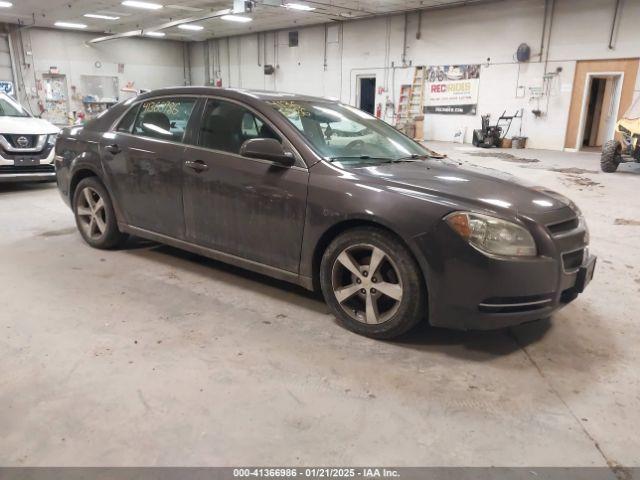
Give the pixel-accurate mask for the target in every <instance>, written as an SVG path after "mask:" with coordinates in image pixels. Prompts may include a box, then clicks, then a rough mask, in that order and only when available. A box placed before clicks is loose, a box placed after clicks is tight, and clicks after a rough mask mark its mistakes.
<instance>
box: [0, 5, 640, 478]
mask: <svg viewBox="0 0 640 480" xmlns="http://www.w3.org/2000/svg"><path fill="white" fill-rule="evenodd" d="M156 2H158V3H156ZM172 2H173V4H170V5H169V4H165V3H162V0H153V2H146V3H145V2H132V1H126V0H125V1H120V0H87V1H83V2H73V1H69V0H65V1H63V0H49V1H47V2H44V1H41V0H24V1H20V2H18V1H14V2H13V3H12V2H0V22H2V25H1V28H2V35H1V36H0V91H2V92H5V93H6V94H7V95H9V96H11V97H12V98H15V99H16V100H17V102H19V103H20V104H21V105H22V106H23V107H24V108H25V109H26V110H27V111H29V112H30V113H31V114H32V115H33V116H38V117H41V118H44V119H46V120H48V121H49V122H51V123H53V124H54V125H56V126H57V127H59V128H64V127H66V126H69V125H73V124H77V125H79V124H81V123H83V122H86V121H88V120H90V119H92V118H95V117H96V116H98V115H100V114H101V112H103V111H105V110H107V109H108V108H110V107H111V106H112V105H114V104H115V103H117V102H120V101H122V100H126V99H130V98H134V97H135V96H136V95H137V94H138V93H139V92H141V91H148V90H154V89H158V88H163V87H170V86H184V85H192V86H211V87H223V88H234V89H247V90H269V91H279V92H290V93H295V94H305V95H314V96H319V97H328V98H333V99H338V100H340V101H341V102H343V103H345V104H348V105H352V106H354V107H357V108H360V109H361V110H363V111H366V112H368V113H370V114H371V115H374V116H376V117H378V118H380V119H382V120H384V121H386V122H387V123H390V124H392V125H394V126H395V127H396V128H398V129H400V130H401V131H403V132H405V133H406V134H407V135H409V136H411V137H413V138H416V139H418V140H421V139H424V141H423V143H424V145H426V146H427V147H428V148H430V149H432V150H434V151H436V152H439V153H442V154H446V155H447V156H448V157H449V158H450V159H452V160H454V161H455V162H458V163H459V164H461V165H467V166H473V167H487V168H490V169H492V170H493V171H496V174H498V172H502V173H508V174H512V175H514V176H516V177H518V178H520V179H523V180H526V181H527V182H529V183H530V184H532V185H536V186H544V187H545V188H549V189H551V190H554V191H556V192H559V193H561V194H563V195H566V196H567V197H569V198H570V199H571V200H573V201H574V202H575V203H576V204H577V205H578V206H579V207H580V209H581V210H582V213H583V214H584V216H585V218H586V219H587V222H588V225H589V231H590V246H589V250H590V251H591V252H592V253H593V254H595V255H597V256H598V266H597V270H596V273H595V276H594V279H593V282H592V283H591V284H590V285H589V288H588V289H586V290H585V292H584V293H583V294H582V295H581V296H580V297H579V298H578V299H577V300H576V301H574V302H572V303H570V304H569V305H567V306H566V307H565V308H563V309H562V310H560V311H559V312H557V313H555V314H554V315H553V316H552V317H551V318H549V319H543V320H540V321H537V322H533V323H528V324H525V325H520V326H516V327H511V328H508V329H501V330H495V331H483V332H478V331H454V330H447V329H442V328H435V327H431V326H429V325H427V324H426V322H424V324H421V325H419V326H418V327H417V329H415V330H412V331H411V332H410V333H409V334H406V335H404V336H402V337H401V338H399V339H395V340H390V341H380V340H374V339H370V338H366V337H363V336H359V335H356V334H354V333H351V332H349V331H347V330H346V329H345V328H343V327H342V326H341V325H340V324H339V323H338V322H337V321H336V319H335V317H334V316H333V315H332V314H331V313H330V311H329V309H328V307H327V306H326V305H325V303H324V301H323V298H322V295H321V294H320V293H317V292H308V291H306V290H304V289H302V288H300V287H297V286H294V285H291V284H288V283H286V282H283V281H279V280H274V279H271V278H268V277H265V276H262V275H259V274H256V273H251V272H248V271H246V270H243V269H241V268H238V267H233V266H229V265H226V264H223V263H221V262H218V261H214V260H210V259H207V258H204V257H201V256H198V255H195V254H191V253H185V252H183V251H180V250H178V249H175V248H172V247H169V246H164V245H160V244H157V243H153V242H149V241H145V240H140V239H136V238H132V239H130V240H129V241H128V243H127V245H126V247H125V248H122V249H116V250H110V251H101V250H95V249H92V248H90V247H89V246H88V245H86V244H85V243H84V242H83V241H82V239H81V237H80V235H79V234H78V232H77V229H76V225H75V222H74V217H73V215H72V213H71V212H70V210H69V208H68V207H67V206H66V205H65V204H64V203H63V202H62V200H61V199H60V195H59V192H58V190H57V188H56V184H55V183H51V182H49V183H34V182H24V183H17V182H11V183H3V182H2V179H1V177H0V220H1V221H0V265H1V266H2V268H1V269H0V331H1V332H2V334H1V336H0V370H1V371H2V375H1V376H0V432H2V433H1V434H0V438H1V440H0V466H2V467H31V466H33V467H38V466H82V467H85V466H249V465H263V466H283V465H287V466H310V465H340V466H366V465H388V466H397V467H415V466H425V467H427V466H428V467H436V466H438V467H442V466H445V467H457V466H465V467H490V466H497V467H602V468H603V470H605V471H607V472H608V474H610V475H613V477H612V478H620V479H622V478H624V479H627V478H632V477H631V476H630V475H631V473H630V472H631V470H630V469H632V468H633V467H640V457H639V456H638V452H639V451H640V436H638V434H637V432H638V431H639V430H640V368H639V367H640V349H638V344H640V327H639V326H638V324H636V323H635V322H636V321H638V316H639V312H640V300H639V298H640V261H639V260H638V259H639V255H638V251H639V250H638V245H640V198H639V197H637V196H636V195H635V194H636V192H637V188H638V185H639V183H638V182H639V181H640V165H639V164H638V163H636V162H625V163H621V164H620V165H619V167H618V170H617V171H616V172H615V173H605V172H603V171H601V170H600V153H601V150H602V147H603V145H604V144H605V143H606V142H607V141H608V140H612V139H614V138H617V139H621V136H620V133H619V132H618V131H617V127H616V123H617V121H618V120H620V119H621V118H623V116H624V114H625V112H626V111H627V110H628V109H629V108H630V107H631V105H632V104H633V103H634V102H635V101H636V100H637V99H638V98H639V97H640V76H639V75H638V64H639V57H640V31H639V30H638V24H639V23H640V2H637V1H634V0H502V1H495V0H490V1H486V0H475V1H474V0H471V1H459V0H423V1H418V0H371V1H366V2H365V1H360V0H340V1H329V0H313V1H312V0H300V2H295V3H294V2H283V1H280V0H257V1H255V2H234V1H233V0H214V1H199V0H172ZM225 17H226V18H225ZM522 45H525V46H526V49H525V48H523V51H524V50H527V51H528V53H527V54H526V55H525V56H523V57H522V58H521V57H520V55H519V54H517V52H518V53H519V46H522ZM430 74H432V75H433V76H432V77H430V76H429V75H430ZM439 76H442V78H444V79H445V81H446V83H452V84H453V83H455V82H458V81H461V80H462V79H470V80H471V81H472V82H473V86H472V89H471V92H470V94H469V95H470V97H469V98H470V99H471V100H470V103H467V104H454V105H451V104H447V103H446V101H445V102H444V103H443V102H442V100H441V99H440V97H437V96H436V94H435V93H433V92H432V91H431V90H430V87H431V85H434V84H436V83H438V82H439V81H442V80H439V78H438V77H439ZM439 102H440V103H439ZM415 105H417V107H415ZM416 108H417V109H416ZM447 109H452V110H449V111H448V112H446V111H445V110H447ZM503 112H507V114H508V115H514V112H515V115H514V118H513V120H512V123H511V125H510V128H509V132H508V134H506V135H505V138H508V142H504V143H502V144H501V146H499V147H496V148H479V147H474V146H473V145H472V143H471V142H472V137H473V131H474V130H475V129H479V128H480V126H481V119H480V117H481V115H485V114H490V115H491V120H490V122H491V124H495V122H496V120H497V119H498V117H500V115H501V114H503ZM2 133H3V132H0V134H2ZM507 145H511V146H512V148H506V146H507ZM516 146H519V147H522V146H524V147H526V148H515V147H516ZM7 164H8V163H7ZM1 175H2V167H0V176H1ZM518 281H521V279H517V278H514V282H518Z"/></svg>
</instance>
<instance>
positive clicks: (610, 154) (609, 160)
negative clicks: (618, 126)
mask: <svg viewBox="0 0 640 480" xmlns="http://www.w3.org/2000/svg"><path fill="white" fill-rule="evenodd" d="M621 161H622V144H621V143H620V142H619V141H618V140H608V141H607V142H606V143H605V144H604V146H603V147H602V156H601V157H600V169H601V170H602V171H603V172H606V173H612V172H615V171H616V170H617V169H618V165H620V162H621Z"/></svg>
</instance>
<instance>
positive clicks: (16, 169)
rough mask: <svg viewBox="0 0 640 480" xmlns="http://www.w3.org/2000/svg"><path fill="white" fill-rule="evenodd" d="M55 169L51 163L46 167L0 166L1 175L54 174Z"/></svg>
mask: <svg viewBox="0 0 640 480" xmlns="http://www.w3.org/2000/svg"><path fill="white" fill-rule="evenodd" d="M52 172H55V167H54V166H53V164H51V163H46V164H44V165H21V166H16V165H0V175H2V174H3V173H52Z"/></svg>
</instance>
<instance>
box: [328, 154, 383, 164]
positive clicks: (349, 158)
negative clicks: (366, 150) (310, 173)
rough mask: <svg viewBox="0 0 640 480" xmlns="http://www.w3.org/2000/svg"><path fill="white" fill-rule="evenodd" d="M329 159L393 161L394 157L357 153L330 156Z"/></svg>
mask: <svg viewBox="0 0 640 480" xmlns="http://www.w3.org/2000/svg"><path fill="white" fill-rule="evenodd" d="M327 160H329V161H330V162H335V161H336V160H384V161H386V162H392V161H393V160H394V159H393V158H390V157H372V156H370V155H356V156H344V155H340V156H339V157H330V158H328V159H327Z"/></svg>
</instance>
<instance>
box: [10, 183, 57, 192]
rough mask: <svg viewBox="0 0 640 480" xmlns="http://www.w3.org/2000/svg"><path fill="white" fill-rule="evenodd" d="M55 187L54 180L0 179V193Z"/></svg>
mask: <svg viewBox="0 0 640 480" xmlns="http://www.w3.org/2000/svg"><path fill="white" fill-rule="evenodd" d="M50 188H56V182H24V183H23V182H15V183H14V182H10V183H2V182H1V181H0V195H11V194H14V193H19V192H29V191H39V190H48V189H50Z"/></svg>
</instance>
